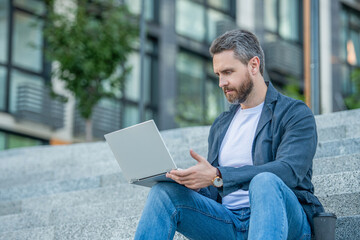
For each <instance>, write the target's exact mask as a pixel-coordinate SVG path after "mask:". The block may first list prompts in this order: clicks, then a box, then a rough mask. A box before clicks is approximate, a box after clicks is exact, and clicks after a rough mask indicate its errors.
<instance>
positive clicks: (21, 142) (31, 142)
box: [7, 134, 42, 149]
mask: <svg viewBox="0 0 360 240" xmlns="http://www.w3.org/2000/svg"><path fill="white" fill-rule="evenodd" d="M7 137H8V144H9V145H8V146H7V148H8V149H11V148H18V147H32V146H38V145H42V141H40V140H37V139H32V138H27V137H22V136H17V135H13V134H8V136H7Z"/></svg>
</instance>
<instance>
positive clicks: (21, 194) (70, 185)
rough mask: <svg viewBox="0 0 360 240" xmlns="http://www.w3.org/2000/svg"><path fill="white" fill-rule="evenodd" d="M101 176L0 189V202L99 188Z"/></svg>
mask: <svg viewBox="0 0 360 240" xmlns="http://www.w3.org/2000/svg"><path fill="white" fill-rule="evenodd" d="M101 186H102V184H101V176H97V177H90V178H81V179H70V180H64V181H53V182H42V183H37V184H26V185H20V186H15V187H7V188H1V189H0V201H13V200H21V199H24V198H31V197H38V196H44V195H49V194H54V193H59V192H71V191H77V190H83V189H90V188H98V187H101Z"/></svg>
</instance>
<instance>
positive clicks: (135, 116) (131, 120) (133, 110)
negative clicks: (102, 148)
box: [122, 105, 139, 128]
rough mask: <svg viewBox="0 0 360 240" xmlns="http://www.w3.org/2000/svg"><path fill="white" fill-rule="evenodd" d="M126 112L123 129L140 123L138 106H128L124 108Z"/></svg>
mask: <svg viewBox="0 0 360 240" xmlns="http://www.w3.org/2000/svg"><path fill="white" fill-rule="evenodd" d="M124 109H125V112H124V115H123V126H122V127H124V128H125V127H129V126H132V125H134V124H137V123H139V110H138V108H137V105H135V106H134V105H126V106H125V107H124Z"/></svg>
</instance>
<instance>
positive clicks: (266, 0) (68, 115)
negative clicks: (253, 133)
mask: <svg viewBox="0 0 360 240" xmlns="http://www.w3.org/2000/svg"><path fill="white" fill-rule="evenodd" d="M123 2H125V3H126V4H127V5H128V6H129V9H130V11H131V12H133V13H134V14H135V15H137V16H138V17H139V16H140V13H141V0H124V1H123ZM145 4H146V5H145V19H146V46H145V59H144V68H143V71H144V76H145V77H144V90H143V91H142V90H141V89H140V87H141V82H140V62H141V61H140V60H141V59H140V53H139V48H140V44H135V46H134V52H133V53H132V54H131V55H130V57H129V63H130V64H131V65H132V72H131V73H130V74H129V76H128V78H127V82H126V88H125V91H124V92H122V93H119V94H118V97H117V98H116V99H103V100H102V101H100V102H99V104H98V105H97V106H96V107H95V109H94V113H93V115H92V120H93V134H94V136H95V137H96V139H102V135H103V134H105V133H107V132H110V131H113V130H117V129H120V128H123V127H127V126H130V125H133V124H136V123H139V122H141V121H144V120H147V119H154V120H155V121H156V123H157V125H158V127H159V128H160V130H165V129H171V128H176V127H187V126H198V125H209V124H211V123H212V121H213V120H214V119H215V118H216V117H217V116H218V114H219V113H221V112H222V111H224V110H226V109H227V107H228V104H227V102H226V100H225V98H224V96H223V93H222V90H221V89H220V88H219V87H218V80H217V77H216V76H215V75H214V73H213V70H212V60H211V57H210V55H209V53H208V48H209V46H210V44H211V41H212V40H213V39H214V38H215V37H216V36H218V35H219V34H221V33H223V32H225V31H226V30H230V29H233V28H243V29H247V30H250V31H253V32H255V33H256V34H257V36H258V37H259V39H260V42H261V45H262V46H263V48H264V51H265V55H266V59H265V63H266V64H265V66H266V73H265V78H266V79H267V80H271V81H272V82H273V83H274V85H275V86H276V87H277V88H278V89H280V90H281V89H284V88H285V87H286V86H287V85H289V84H293V85H296V87H297V88H298V89H299V93H300V94H301V93H302V91H303V88H304V57H303V56H304V54H303V52H304V43H303V31H304V29H303V28H304V25H303V15H304V11H303V1H301V0H255V1H247V0H222V1H219V0H174V1H168V0H146V1H145ZM322 4H326V6H320V12H319V15H321V16H323V15H322V14H325V15H326V14H327V15H329V16H332V18H329V19H328V21H327V23H326V21H325V23H326V24H327V25H328V29H329V31H328V32H326V31H324V30H323V29H326V28H325V25H323V26H322V27H321V26H320V28H321V29H322V30H321V31H322V32H321V33H320V41H322V42H321V49H320V52H321V53H327V54H328V55H327V56H329V57H323V59H321V61H325V60H327V65H324V66H325V67H322V68H323V69H325V68H326V69H328V71H327V72H329V73H330V74H329V76H330V77H326V81H327V82H326V83H322V85H323V86H328V85H329V84H330V85H331V86H332V88H330V90H331V91H330V93H326V91H327V90H326V91H325V90H324V92H321V94H323V95H325V94H328V95H329V97H328V99H327V100H326V101H324V102H322V104H323V105H324V106H325V105H326V106H327V107H323V109H327V110H326V111H325V110H323V111H322V112H331V111H339V110H343V109H346V107H345V105H344V103H343V99H344V97H346V96H347V95H348V94H350V93H353V92H354V91H356V89H355V86H354V83H353V82H352V81H351V79H350V76H351V72H352V71H353V70H354V69H356V68H359V67H360V60H359V59H360V47H359V46H360V37H359V36H360V30H359V29H360V28H359V27H360V19H359V17H358V16H360V14H359V11H358V10H357V9H360V3H359V2H358V1H355V0H353V1H350V0H349V1H338V0H337V1H330V2H326V3H323V2H322ZM45 16H46V8H45V5H44V3H43V1H42V0H27V1H24V0H0V150H1V149H7V148H13V147H21V146H33V145H41V144H49V143H51V144H56V143H64V142H65V143H66V142H68V143H71V142H78V141H82V140H83V136H84V128H85V127H84V126H85V124H84V120H83V119H81V118H80V116H79V113H78V111H77V110H76V109H75V107H74V106H75V105H76V103H75V101H74V100H72V101H69V102H68V103H67V104H63V103H60V102H57V101H55V100H53V99H51V98H50V97H49V92H48V90H47V88H46V86H47V83H48V82H49V81H51V75H50V72H51V68H52V64H51V63H49V62H47V61H46V60H45V57H44V53H43V51H42V48H43V47H46V43H45V42H44V39H43V36H42V26H43V24H44V21H45V20H44V19H45ZM320 24H321V22H320ZM323 24H324V23H323ZM327 25H326V26H327ZM338 33H341V34H338ZM329 44H330V45H329ZM328 45H329V47H328V48H324V47H323V46H328ZM324 56H326V55H324ZM330 58H331V59H330ZM335 60H336V61H335ZM322 75H323V76H324V77H325V74H322ZM321 81H322V80H321ZM324 81H325V80H324ZM142 92H143V94H142ZM141 99H143V101H144V102H143V105H144V117H143V119H141V117H140V114H139V105H140V101H141Z"/></svg>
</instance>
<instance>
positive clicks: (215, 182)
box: [212, 168, 224, 188]
mask: <svg viewBox="0 0 360 240" xmlns="http://www.w3.org/2000/svg"><path fill="white" fill-rule="evenodd" d="M212 184H213V185H214V187H217V188H220V187H222V186H223V184H224V183H223V180H222V178H221V172H220V171H219V169H218V168H216V176H215V177H214V179H213V180H212Z"/></svg>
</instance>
